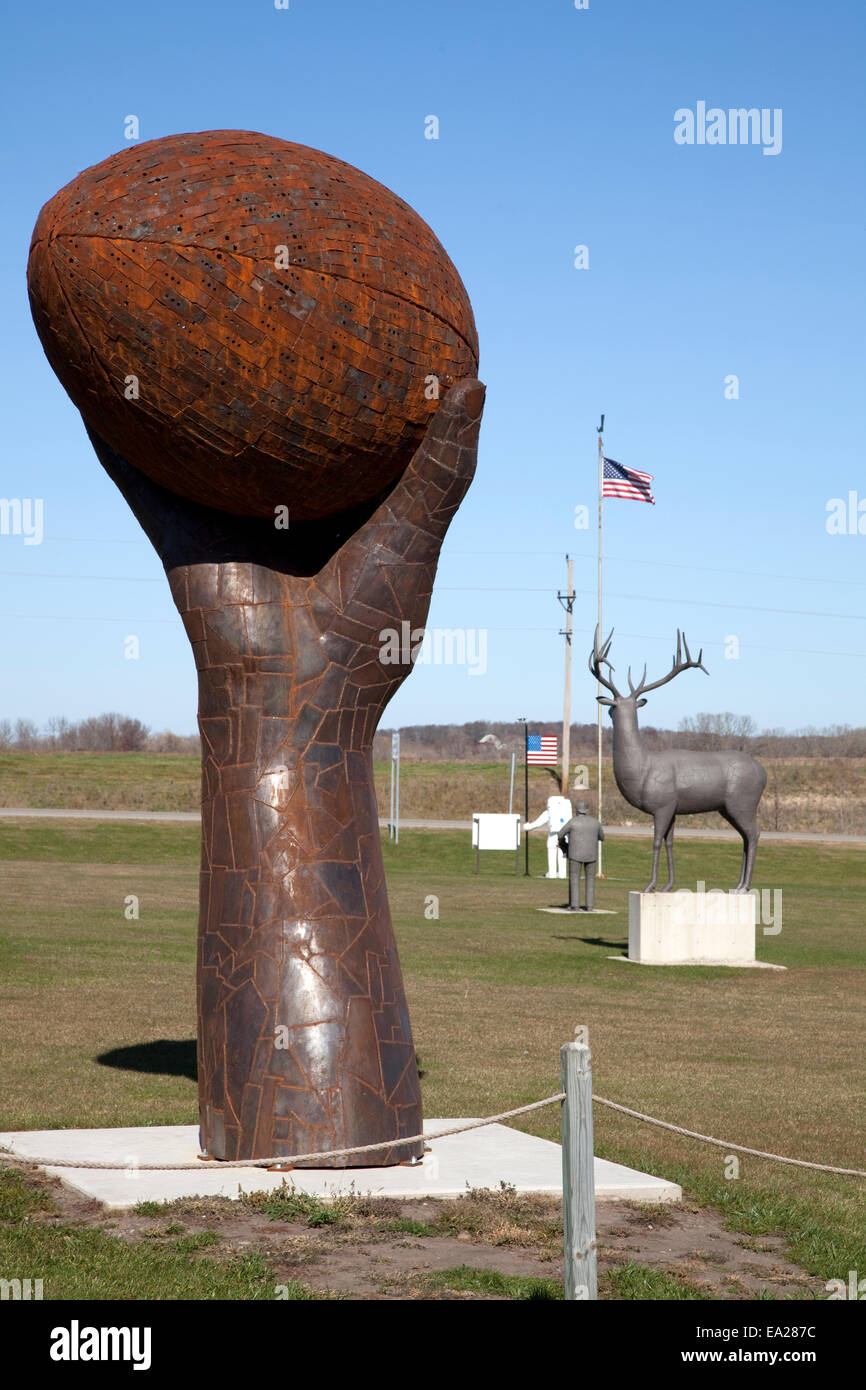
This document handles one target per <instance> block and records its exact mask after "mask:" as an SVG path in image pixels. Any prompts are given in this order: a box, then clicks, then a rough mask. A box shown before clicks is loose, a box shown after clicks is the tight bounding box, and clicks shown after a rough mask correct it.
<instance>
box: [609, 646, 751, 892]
mask: <svg viewBox="0 0 866 1390" xmlns="http://www.w3.org/2000/svg"><path fill="white" fill-rule="evenodd" d="M612 640H613V631H611V633H610V636H609V637H608V639H607V641H606V642H605V643H604V645H603V646H602V647H599V645H598V642H599V631H598V628H596V630H595V643H594V646H593V650H592V653H591V655H590V658H589V669H590V671H591V672H592V674H593V675H594V676H595V678H596V680H597V681H599V682H600V684H601V685H603V686H604V687H605V688H606V689H607V690H609V691H610V693H611V695H612V697H613V698H612V699H608V698H607V696H605V695H598V696H597V697H596V698H597V699H598V702H599V704H602V705H608V706H609V707H610V717H611V719H612V720H613V775H614V777H615V778H616V785H617V786H618V787H619V789H620V792H621V793H622V795H623V796H624V797H625V799H626V801H628V802H629V803H630V804H631V805H632V806H636V807H637V809H638V810H639V811H646V812H648V814H649V815H651V816H652V818H653V873H652V878H651V879H650V881H649V883H648V884H647V886H646V889H645V890H644V891H645V892H647V893H652V892H654V891H655V887H656V882H657V880H658V872H659V853H660V851H661V847H662V841H664V846H665V850H666V852H667V858H668V881H667V883H666V884H665V886H664V888H662V889H661V890H660V891H661V892H662V893H667V892H669V891H670V890H671V888H673V885H674V822H675V821H676V818H677V816H678V815H695V814H696V813H698V812H701V811H719V812H721V814H722V815H723V816H724V818H725V820H726V821H728V822H729V823H730V824H731V825H732V826H733V827H734V829H735V830H737V831H738V832H739V834H740V835H742V837H743V868H742V872H741V874H740V881H739V883H738V884H737V886H736V888H735V889H734V892H735V893H746V892H748V890H749V886H750V884H751V882H752V870H753V868H754V863H755V851H756V849H757V847H758V802H759V801H760V799H761V795H762V793H763V791H764V787H765V786H766V785H767V774H766V772H765V771H764V769H763V767H762V766H761V764H760V763H759V762H756V761H755V759H754V758H751V757H749V755H748V753H741V752H739V751H737V750H736V749H731V750H729V751H725V752H719V753H709V752H695V751H693V750H690V749H685V748H669V749H666V750H665V751H664V752H659V753H651V752H650V751H649V750H648V749H647V748H645V747H644V745H643V742H642V740H641V736H640V730H639V729H638V725H637V712H638V710H639V709H640V707H641V705H645V704H646V700H645V699H644V698H643V696H644V695H645V694H646V692H647V691H649V690H657V689H658V687H659V686H660V685H666V684H667V682H668V681H671V680H673V678H674V676H678V675H679V674H680V672H681V671H688V670H690V669H691V668H693V667H694V668H695V669H697V670H699V671H704V672H705V673H706V674H707V675H708V674H709V672H707V668H706V667H705V666H704V665H703V663H702V661H701V657H702V656H703V650H701V651H700V652H698V659H697V661H695V660H693V658H692V656H691V655H690V653H689V648H688V643H687V642H686V638H685V633H683V634H682V638H681V637H680V632H679V629H677V652H676V656H675V657H674V659H673V664H672V666H671V669H670V671H669V672H668V674H667V675H666V676H662V678H661V680H657V681H652V682H651V683H650V684H649V685H648V684H647V680H646V666H644V668H643V675H642V677H641V679H640V681H639V682H638V684H637V685H635V684H634V683H633V682H632V678H631V667H629V671H628V685H629V693H628V695H623V694H621V693H620V691H619V690H617V688H616V686H615V685H614V683H613V680H612V679H611V678H610V675H605V674H604V672H603V670H602V667H604V666H606V667H607V669H608V672H609V673H612V672H613V669H614V668H613V666H612V665H611V664H610V662H609V661H608V659H607V654H608V652H609V651H610V644H611V641H612ZM683 651H685V660H683Z"/></svg>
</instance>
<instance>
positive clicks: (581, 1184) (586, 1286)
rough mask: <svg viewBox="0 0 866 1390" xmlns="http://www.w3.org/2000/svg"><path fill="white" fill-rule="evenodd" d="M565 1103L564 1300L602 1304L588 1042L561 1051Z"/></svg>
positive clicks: (565, 1047)
mask: <svg viewBox="0 0 866 1390" xmlns="http://www.w3.org/2000/svg"><path fill="white" fill-rule="evenodd" d="M559 1055H560V1075H561V1078H562V1090H563V1091H565V1100H564V1101H563V1102H562V1239H563V1248H564V1251H565V1297H566V1298H567V1299H597V1298H598V1274H597V1268H596V1244H595V1174H594V1171H593V1170H594V1164H593V1152H592V1059H591V1056H590V1051H589V1048H588V1047H587V1046H586V1044H585V1043H579V1042H572V1043H566V1044H565V1046H564V1047H563V1048H562V1049H561V1051H560V1054H559Z"/></svg>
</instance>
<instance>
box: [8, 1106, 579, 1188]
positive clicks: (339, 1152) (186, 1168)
mask: <svg viewBox="0 0 866 1390" xmlns="http://www.w3.org/2000/svg"><path fill="white" fill-rule="evenodd" d="M560 1100H565V1091H558V1092H557V1094H556V1095H555V1096H548V1097H547V1098H546V1099H545V1100H536V1101H533V1102H532V1104H531V1105H520V1106H518V1108H517V1109H516V1110H503V1112H502V1114H501V1115H488V1117H487V1119H486V1120H470V1121H469V1123H468V1124H465V1125H454V1127H453V1128H452V1129H437V1130H436V1133H435V1134H410V1135H408V1136H407V1137H406V1138H405V1139H384V1140H382V1141H380V1142H379V1143H378V1144H356V1145H355V1147H354V1148H352V1149H325V1150H321V1149H320V1150H318V1151H317V1152H315V1153H309V1154H279V1155H278V1156H277V1157H276V1158H232V1159H215V1160H214V1162H215V1163H216V1165H217V1167H219V1168H268V1167H273V1166H274V1165H276V1164H278V1163H279V1164H280V1165H281V1166H283V1167H288V1166H290V1165H291V1164H297V1163H305V1162H307V1161H308V1160H309V1159H313V1158H319V1159H322V1158H348V1156H349V1155H350V1154H364V1153H381V1152H382V1150H383V1149H399V1148H403V1147H404V1146H405V1145H406V1144H420V1143H422V1142H423V1141H424V1140H425V1139H445V1138H447V1137H448V1136H449V1135H451V1134H465V1133H466V1131H467V1130H469V1129H482V1128H483V1127H484V1125H495V1124H498V1123H499V1121H500V1120H512V1119H514V1117H515V1116H516V1115H527V1114H528V1113H529V1111H530V1110H540V1109H541V1107H542V1106H544V1105H554V1104H555V1103H556V1102H557V1101H560ZM0 1152H6V1153H9V1152H12V1156H13V1157H14V1158H22V1159H25V1160H26V1161H27V1162H28V1163H37V1164H40V1165H44V1166H45V1167H48V1168H92V1169H108V1170H111V1169H118V1170H122V1169H125V1168H135V1169H136V1171H138V1172H143V1173H149V1172H150V1173H177V1172H186V1173H190V1172H194V1171H197V1172H201V1171H202V1160H201V1159H199V1161H198V1163H87V1162H85V1161H84V1160H81V1159H78V1160H72V1159H68V1160H61V1159H54V1158H30V1157H29V1156H28V1155H26V1154H16V1153H14V1152H13V1151H11V1150H8V1149H7V1150H0Z"/></svg>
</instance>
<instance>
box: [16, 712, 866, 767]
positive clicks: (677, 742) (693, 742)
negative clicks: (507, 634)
mask: <svg viewBox="0 0 866 1390" xmlns="http://www.w3.org/2000/svg"><path fill="white" fill-rule="evenodd" d="M529 727H530V730H531V732H532V733H534V734H556V735H557V738H559V739H560V740H561V738H562V724H561V723H557V722H555V721H551V720H546V721H545V720H530V722H529ZM392 732H393V731H392V730H391V729H380V730H379V732H378V733H377V734H376V739H375V743H374V746H373V756H374V758H375V759H376V761H377V762H384V761H387V760H388V759H389V758H390V756H391V734H392ZM641 734H642V736H643V739H644V742H645V743H646V745H647V747H648V748H649V749H651V750H654V751H655V750H662V749H665V748H674V747H678V748H694V749H726V748H741V749H743V750H744V751H745V752H748V753H753V754H754V755H755V756H756V757H760V756H761V754H763V755H764V756H765V757H768V758H863V757H866V728H852V727H851V726H850V725H848V724H831V725H828V726H827V727H826V728H822V729H818V728H813V727H809V728H805V729H794V730H792V731H790V732H786V731H785V730H784V729H764V730H761V731H759V730H758V729H757V727H756V725H755V721H754V720H753V719H752V717H751V716H750V715H748V714H731V713H730V711H725V712H724V713H723V714H696V715H692V716H691V717H689V718H687V719H683V720H681V722H680V726H679V728H678V729H676V730H673V729H656V728H654V727H653V725H651V724H650V725H646V726H645V727H642V729H641ZM596 738H597V733H596V725H595V724H572V726H571V760H572V762H573V763H574V762H580V761H585V762H589V761H591V759H592V758H594V756H595V748H596ZM602 747H603V751H604V753H605V755H606V756H607V755H609V754H610V753H611V729H610V721H609V720H606V721H605V727H604V729H603V732H602ZM200 748H201V744H200V740H199V736H198V734H173V733H170V732H168V731H162V732H159V733H153V732H151V730H150V729H149V728H148V727H147V725H146V724H143V723H142V722H141V720H140V719H134V718H132V717H130V716H129V715H123V714H117V713H108V714H98V715H93V716H91V718H89V719H82V720H80V721H78V722H76V721H74V720H68V719H61V718H55V719H49V721H48V723H47V724H46V725H45V727H44V728H43V729H40V728H39V727H38V726H37V725H36V724H35V723H34V722H33V721H32V720H30V719H16V720H14V721H13V720H9V719H3V720H0V751H4V750H5V751H13V750H14V751H29V750H33V751H41V752H63V753H187V754H190V753H193V754H198V753H199V752H200ZM512 752H514V753H517V755H518V758H522V757H523V725H522V724H518V723H499V722H496V721H493V722H490V721H487V720H481V719H476V720H473V721H472V722H471V723H468V724H412V725H409V726H408V727H406V728H404V729H401V730H400V754H401V757H403V758H407V759H410V760H411V761H413V762H477V763H490V762H507V761H508V759H509V757H510V756H511V753H512Z"/></svg>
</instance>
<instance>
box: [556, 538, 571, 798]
mask: <svg viewBox="0 0 866 1390" xmlns="http://www.w3.org/2000/svg"><path fill="white" fill-rule="evenodd" d="M565 558H566V560H567V562H568V586H567V592H566V593H564V594H557V595H556V597H557V598H558V599H559V601H560V603H561V604H562V606H563V608H564V609H565V628H564V629H560V636H564V637H565V696H564V699H563V704H562V782H561V792H562V795H563V796H568V768H569V759H570V757H571V631H572V622H573V614H574V560H573V559H572V557H571V556H570V555H566V557H565Z"/></svg>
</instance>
